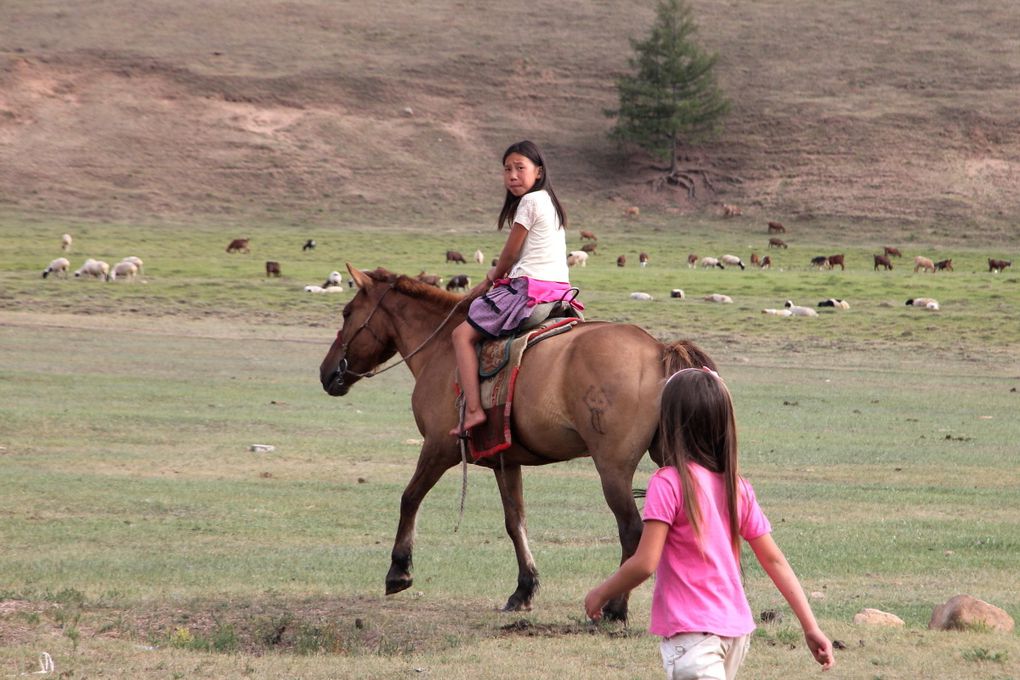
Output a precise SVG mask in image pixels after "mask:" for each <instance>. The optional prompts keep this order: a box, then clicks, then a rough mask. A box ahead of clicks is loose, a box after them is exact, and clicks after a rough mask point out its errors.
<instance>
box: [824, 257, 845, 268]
mask: <svg viewBox="0 0 1020 680" xmlns="http://www.w3.org/2000/svg"><path fill="white" fill-rule="evenodd" d="M827 260H828V262H827V264H828V266H829V269H835V268H836V265H837V264H838V265H839V268H840V269H841V270H843V271H846V265H845V264H843V253H840V254H839V255H829V257H828V258H827Z"/></svg>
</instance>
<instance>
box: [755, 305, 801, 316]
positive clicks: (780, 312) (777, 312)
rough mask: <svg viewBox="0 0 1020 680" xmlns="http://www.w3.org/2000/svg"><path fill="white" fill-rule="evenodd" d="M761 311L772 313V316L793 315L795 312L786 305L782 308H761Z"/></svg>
mask: <svg viewBox="0 0 1020 680" xmlns="http://www.w3.org/2000/svg"><path fill="white" fill-rule="evenodd" d="M761 313H762V314H771V315H772V316H793V312H791V311H790V310H789V309H787V308H785V307H783V308H782V309H772V308H769V309H763V310H761Z"/></svg>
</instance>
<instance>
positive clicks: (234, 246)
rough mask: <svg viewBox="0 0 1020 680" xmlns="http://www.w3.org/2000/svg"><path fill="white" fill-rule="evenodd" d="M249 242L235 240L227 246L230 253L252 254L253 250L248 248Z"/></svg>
mask: <svg viewBox="0 0 1020 680" xmlns="http://www.w3.org/2000/svg"><path fill="white" fill-rule="evenodd" d="M248 240H249V239H246V238H235V239H234V240H233V241H231V242H230V245H228V246H227V252H228V253H250V252H251V248H249V247H248Z"/></svg>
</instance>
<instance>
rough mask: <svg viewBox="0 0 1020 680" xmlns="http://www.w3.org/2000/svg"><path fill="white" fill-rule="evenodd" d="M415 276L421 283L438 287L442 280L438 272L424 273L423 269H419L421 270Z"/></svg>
mask: <svg viewBox="0 0 1020 680" xmlns="http://www.w3.org/2000/svg"><path fill="white" fill-rule="evenodd" d="M415 278H417V279H418V280H419V281H421V282H422V283H427V284H428V285H430V286H435V287H436V288H439V284H441V283H442V282H443V277H441V276H439V275H438V274H426V273H425V270H424V269H423V270H421V272H420V273H419V274H418V276H417V277H415Z"/></svg>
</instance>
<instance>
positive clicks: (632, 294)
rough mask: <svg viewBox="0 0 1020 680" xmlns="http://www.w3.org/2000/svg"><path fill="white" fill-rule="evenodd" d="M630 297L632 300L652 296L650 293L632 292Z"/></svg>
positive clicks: (645, 298) (647, 298)
mask: <svg viewBox="0 0 1020 680" xmlns="http://www.w3.org/2000/svg"><path fill="white" fill-rule="evenodd" d="M630 299H631V300H651V299H652V296H651V295H649V294H648V293H631V294H630Z"/></svg>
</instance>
